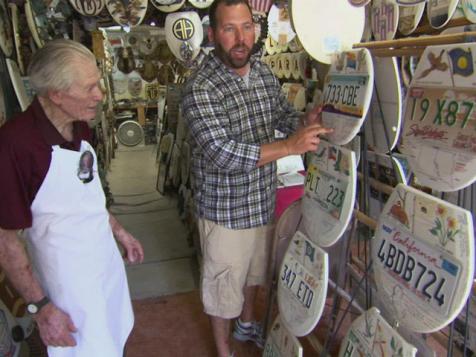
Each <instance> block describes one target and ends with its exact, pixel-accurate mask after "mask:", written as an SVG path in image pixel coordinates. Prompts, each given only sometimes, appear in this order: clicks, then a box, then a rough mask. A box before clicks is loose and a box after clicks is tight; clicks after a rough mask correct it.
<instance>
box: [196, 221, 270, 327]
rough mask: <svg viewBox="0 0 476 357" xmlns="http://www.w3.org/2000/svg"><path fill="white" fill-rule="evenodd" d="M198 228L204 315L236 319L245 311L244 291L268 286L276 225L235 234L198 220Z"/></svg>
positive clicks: (237, 231) (211, 223) (238, 231)
mask: <svg viewBox="0 0 476 357" xmlns="http://www.w3.org/2000/svg"><path fill="white" fill-rule="evenodd" d="M198 228H199V232H200V244H201V248H202V254H203V262H202V277H201V296H202V302H203V306H204V309H205V313H207V314H208V315H212V316H217V317H221V318H224V319H232V318H235V317H237V316H239V315H240V314H241V310H242V308H243V302H244V296H243V288H244V287H245V286H254V285H264V284H265V282H266V277H267V267H268V256H269V251H270V243H271V238H272V234H273V229H272V228H273V225H267V226H262V227H257V228H251V229H239V230H235V229H229V228H226V227H224V226H220V225H218V224H216V223H214V222H211V221H208V220H205V219H199V221H198Z"/></svg>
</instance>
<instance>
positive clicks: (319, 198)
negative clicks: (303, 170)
mask: <svg viewBox="0 0 476 357" xmlns="http://www.w3.org/2000/svg"><path fill="white" fill-rule="evenodd" d="M347 185H348V181H344V180H342V179H339V178H337V177H335V176H333V175H331V174H329V173H327V172H324V171H320V170H319V168H318V167H317V166H315V165H313V164H311V165H309V167H308V171H307V176H306V184H305V188H306V194H307V195H309V197H310V198H311V199H313V200H314V201H316V202H317V203H318V204H319V206H320V207H321V208H322V209H323V210H324V211H326V212H327V213H329V214H330V215H331V216H332V217H334V218H335V219H337V220H338V219H339V218H340V216H341V212H342V205H343V203H344V199H345V193H346V190H347Z"/></svg>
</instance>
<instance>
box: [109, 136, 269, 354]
mask: <svg viewBox="0 0 476 357" xmlns="http://www.w3.org/2000/svg"><path fill="white" fill-rule="evenodd" d="M155 157H156V147H155V145H149V146H137V147H132V148H128V147H119V148H118V150H116V158H115V159H114V160H112V164H111V171H110V172H109V174H108V181H109V185H110V189H111V192H112V195H113V198H114V204H113V205H112V206H111V208H110V210H111V212H112V213H113V214H114V215H115V216H116V218H117V219H118V220H119V221H120V222H121V224H122V225H123V226H124V227H125V228H126V229H127V230H129V231H130V232H131V233H132V234H133V235H134V236H135V237H136V238H137V239H139V240H140V241H141V243H142V245H143V247H144V252H145V259H144V263H142V264H140V265H135V266H128V267H127V275H128V278H129V286H130V289H131V295H132V299H133V305H134V313H135V325H134V329H133V331H132V333H131V336H130V337H129V341H128V343H127V357H214V356H215V347H214V343H213V336H212V333H211V327H210V324H209V321H208V317H207V316H206V315H205V314H204V312H203V307H202V303H201V301H200V297H199V291H198V278H199V268H198V264H197V261H196V258H195V253H194V250H193V248H191V247H190V246H189V245H188V241H187V230H186V227H185V225H184V224H183V223H182V222H181V221H180V218H179V214H178V212H179V211H178V208H177V199H176V198H175V197H174V196H173V195H167V196H162V195H160V194H159V193H158V192H157V191H156V190H155V184H156V179H157V165H156V163H155ZM232 344H233V346H234V349H235V351H236V352H237V356H238V357H245V356H246V357H258V356H260V355H261V353H262V352H261V350H259V349H258V348H257V347H255V345H254V344H252V343H237V342H235V341H232Z"/></svg>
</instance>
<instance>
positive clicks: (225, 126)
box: [182, 53, 300, 229]
mask: <svg viewBox="0 0 476 357" xmlns="http://www.w3.org/2000/svg"><path fill="white" fill-rule="evenodd" d="M182 105H183V115H184V118H185V120H186V122H187V123H188V126H189V129H190V139H191V148H192V173H193V175H192V176H193V182H194V195H195V204H196V209H197V214H198V216H199V217H201V218H205V219H208V220H210V221H212V222H215V223H217V224H220V225H222V226H225V227H227V228H230V229H248V228H253V227H258V226H262V225H265V224H267V223H268V222H269V221H270V219H271V217H272V215H273V213H274V204H275V193H276V192H275V191H276V163H275V162H273V163H269V164H267V165H264V166H261V167H259V168H257V167H256V163H257V162H258V160H259V157H260V145H261V144H265V143H269V142H272V141H274V140H275V139H274V130H275V129H278V130H280V131H282V132H284V133H290V132H293V131H294V130H295V128H296V126H297V123H298V119H299V115H300V114H299V113H298V112H296V111H295V110H294V108H292V106H291V105H290V104H289V103H288V102H287V100H286V98H285V97H284V95H283V94H282V93H281V88H280V84H279V82H278V80H277V79H276V78H275V77H274V76H273V74H272V73H271V71H270V70H269V68H268V67H267V66H266V65H264V64H263V63H261V62H260V61H258V60H257V59H254V58H252V59H251V71H250V73H249V85H248V86H247V85H246V83H245V81H244V80H243V79H242V78H241V77H240V76H238V75H237V74H235V73H234V72H232V71H231V70H229V69H228V68H227V67H226V66H225V65H224V64H223V63H222V62H221V61H220V60H219V59H218V58H217V57H216V56H215V55H214V54H213V53H212V54H211V55H210V56H209V58H208V59H207V60H205V62H204V64H203V65H202V66H201V68H200V69H199V70H198V71H197V72H196V73H195V74H194V75H193V76H192V77H191V78H190V80H189V81H188V82H187V84H186V86H185V91H184V97H183V102H182Z"/></svg>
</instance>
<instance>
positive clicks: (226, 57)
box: [215, 43, 251, 69]
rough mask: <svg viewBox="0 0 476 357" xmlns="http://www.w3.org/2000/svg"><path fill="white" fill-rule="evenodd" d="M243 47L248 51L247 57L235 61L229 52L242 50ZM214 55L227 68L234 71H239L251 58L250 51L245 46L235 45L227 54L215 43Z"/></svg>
mask: <svg viewBox="0 0 476 357" xmlns="http://www.w3.org/2000/svg"><path fill="white" fill-rule="evenodd" d="M243 47H244V48H246V50H247V51H248V55H247V56H246V57H245V58H243V59H235V58H233V57H232V56H231V55H230V52H231V51H232V50H234V49H237V48H243ZM215 54H216V56H217V57H218V58H219V59H221V60H222V62H223V63H224V64H226V65H227V66H229V67H231V68H234V69H240V68H243V67H244V66H246V65H247V64H248V62H249V60H250V57H251V49H250V48H248V47H247V46H245V45H236V46H234V47H233V48H231V49H230V51H229V52H226V51H225V49H224V48H223V47H222V46H221V45H220V44H218V43H215Z"/></svg>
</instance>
